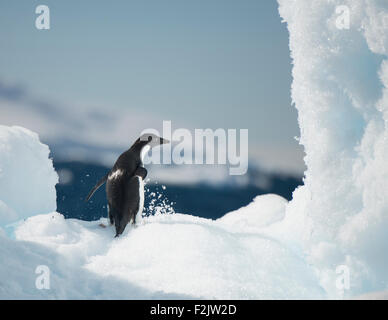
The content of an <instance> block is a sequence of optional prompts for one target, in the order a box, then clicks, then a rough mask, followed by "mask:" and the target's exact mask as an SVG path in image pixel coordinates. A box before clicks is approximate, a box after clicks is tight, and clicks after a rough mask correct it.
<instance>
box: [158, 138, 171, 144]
mask: <svg viewBox="0 0 388 320" xmlns="http://www.w3.org/2000/svg"><path fill="white" fill-rule="evenodd" d="M169 142H170V140H167V139H165V138H160V144H166V143H169Z"/></svg>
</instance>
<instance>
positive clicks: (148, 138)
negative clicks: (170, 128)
mask: <svg viewBox="0 0 388 320" xmlns="http://www.w3.org/2000/svg"><path fill="white" fill-rule="evenodd" d="M139 141H145V142H146V145H148V146H150V147H151V148H152V147H156V146H159V145H161V144H165V143H169V142H170V141H169V140H167V139H165V138H162V137H159V136H157V135H156V134H153V133H144V134H143V135H141V136H140V138H139Z"/></svg>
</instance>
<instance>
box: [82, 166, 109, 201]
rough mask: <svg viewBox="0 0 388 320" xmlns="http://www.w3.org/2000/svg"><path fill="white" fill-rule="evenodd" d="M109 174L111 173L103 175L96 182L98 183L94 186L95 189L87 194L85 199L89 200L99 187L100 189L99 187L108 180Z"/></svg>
mask: <svg viewBox="0 0 388 320" xmlns="http://www.w3.org/2000/svg"><path fill="white" fill-rule="evenodd" d="M108 175H109V173H107V174H106V175H105V176H103V177H102V178H101V179H100V180H99V181H98V182H97V183H96V185H95V186H94V187H93V189H92V190H90V192H89V194H88V196H87V197H86V199H85V202H88V201H89V199H90V198H91V197H92V196H93V194H94V193H95V192H96V191H97V189H98V188H99V187H101V186H102V185H103V184H104V183H105V182H106V180H107V179H108Z"/></svg>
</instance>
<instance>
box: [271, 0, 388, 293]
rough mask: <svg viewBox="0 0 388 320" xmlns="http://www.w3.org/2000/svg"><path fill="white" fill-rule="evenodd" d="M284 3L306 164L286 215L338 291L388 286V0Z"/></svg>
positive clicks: (326, 281)
mask: <svg viewBox="0 0 388 320" xmlns="http://www.w3.org/2000/svg"><path fill="white" fill-rule="evenodd" d="M278 2H279V4H280V7H279V12H280V15H281V16H282V17H283V19H284V20H285V21H286V22H287V26H288V30H289V33H290V49H291V56H292V58H293V71H292V74H293V84H292V99H293V102H294V103H295V106H296V108H297V109H298V118H299V125H300V129H301V137H300V142H301V144H303V146H304V148H305V152H306V157H305V162H306V165H307V171H306V173H305V181H304V182H305V183H304V186H302V187H300V188H299V189H298V190H297V191H296V192H295V193H294V195H293V200H292V201H291V203H290V204H289V206H288V207H287V212H286V216H289V217H291V216H292V217H293V218H294V219H295V221H299V222H300V223H299V225H298V224H294V228H295V229H294V230H295V231H294V232H298V233H300V234H303V236H304V239H305V250H306V252H307V254H308V255H309V257H310V262H311V263H312V264H313V265H314V266H315V268H316V270H317V272H318V273H319V274H320V279H321V283H322V285H323V286H324V287H325V289H326V290H327V292H329V294H330V296H331V297H341V296H345V297H346V296H355V295H359V294H361V293H365V292H368V291H384V290H387V289H388V272H387V270H388V254H387V253H388V233H387V228H388V165H387V159H388V122H387V121H388V60H387V56H388V2H387V1H380V0H322V1H310V0H298V1H289V0H279V1H278ZM347 18H349V20H348V19H347ZM347 20H348V21H349V25H348V26H347V25H346V23H347ZM290 232H291V229H290ZM340 265H343V266H346V267H347V268H348V270H349V275H350V287H349V288H347V289H345V290H338V289H339V288H337V286H336V279H337V277H338V274H336V267H337V266H340ZM340 287H341V286H340Z"/></svg>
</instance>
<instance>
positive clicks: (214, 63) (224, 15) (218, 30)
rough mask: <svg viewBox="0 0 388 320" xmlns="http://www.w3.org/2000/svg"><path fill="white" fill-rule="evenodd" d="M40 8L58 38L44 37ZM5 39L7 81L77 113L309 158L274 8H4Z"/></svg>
mask: <svg viewBox="0 0 388 320" xmlns="http://www.w3.org/2000/svg"><path fill="white" fill-rule="evenodd" d="M40 4H45V5H48V6H49V8H50V19H51V29H50V30H37V29H36V28H35V18H36V16H37V15H36V14H35V7H36V6H37V5H40ZM0 37H1V39H2V48H1V51H0V80H1V81H2V82H3V83H7V84H13V85H18V86H23V87H24V88H26V90H28V92H29V93H30V94H33V95H35V96H37V97H40V98H43V99H52V100H53V101H60V102H61V103H65V104H66V106H67V107H66V108H68V109H69V110H71V111H73V112H75V113H76V112H77V108H78V106H79V105H80V104H81V105H88V106H93V105H99V106H103V107H104V108H105V109H106V110H109V112H112V113H119V112H120V110H122V109H123V108H124V109H127V110H130V111H131V112H133V113H137V112H144V111H146V112H147V113H151V114H152V115H153V116H154V117H156V118H158V119H160V121H162V120H163V119H164V120H172V121H173V124H174V127H176V128H178V127H187V126H191V127H196V128H207V127H209V128H213V129H216V128H218V127H221V128H237V129H239V128H247V129H249V137H250V140H249V142H250V145H251V146H258V147H260V146H261V147H262V146H265V145H270V146H275V147H277V148H284V149H287V150H293V151H295V157H296V158H299V160H300V159H301V157H302V153H301V151H300V148H299V147H298V145H297V142H296V141H295V140H294V137H295V136H297V135H298V125H297V120H296V118H297V115H296V111H295V110H294V108H293V107H292V106H291V99H290V85H291V60H290V58H289V50H288V34H287V30H286V25H285V24H281V20H280V17H279V15H278V12H277V3H276V1H274V0H265V1H258V0H243V1H230V0H212V1H208V0H206V1H205V0H196V1H188V0H186V1H182V0H180V1H176V0H166V1H156V0H150V1H111V2H107V1H11V0H3V1H2V2H1V4H0ZM73 105H74V107H73ZM75 105H77V107H75ZM72 109H74V110H72ZM129 125H130V124H129ZM264 151H265V150H262V152H264ZM293 151H291V152H293Z"/></svg>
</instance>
